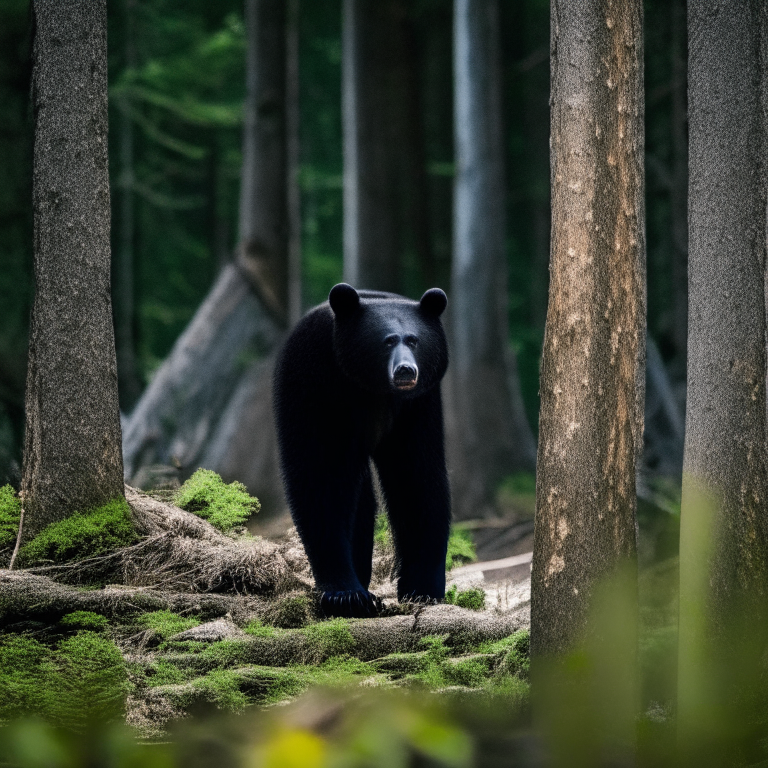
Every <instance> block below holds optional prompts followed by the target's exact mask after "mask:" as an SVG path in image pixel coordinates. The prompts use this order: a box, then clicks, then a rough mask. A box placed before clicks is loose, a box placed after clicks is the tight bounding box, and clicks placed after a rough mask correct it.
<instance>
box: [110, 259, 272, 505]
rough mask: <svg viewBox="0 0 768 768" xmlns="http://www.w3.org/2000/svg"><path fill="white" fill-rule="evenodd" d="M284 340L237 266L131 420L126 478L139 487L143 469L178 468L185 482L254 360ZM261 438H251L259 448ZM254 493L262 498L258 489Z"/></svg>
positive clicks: (225, 277)
mask: <svg viewBox="0 0 768 768" xmlns="http://www.w3.org/2000/svg"><path fill="white" fill-rule="evenodd" d="M278 338H279V331H278V329H277V327H276V325H275V323H274V322H273V321H272V320H271V319H270V318H269V317H267V316H266V314H265V312H264V310H263V309H262V307H261V305H260V304H259V301H258V299H257V298H256V296H255V295H254V293H253V291H252V290H251V287H250V284H249V283H248V281H247V280H246V279H245V277H244V276H243V274H242V273H241V272H240V271H239V269H238V268H237V267H236V266H234V265H230V266H228V267H225V268H224V271H223V272H222V273H221V275H220V276H219V279H218V280H217V281H216V284H215V285H214V287H213V288H212V289H211V292H210V293H209V294H208V296H207V298H206V300H205V301H204V302H203V304H202V305H201V306H200V308H199V309H198V310H197V312H196V313H195V316H194V317H193V318H192V320H191V322H190V324H189V325H188V326H187V328H186V329H185V331H184V333H182V335H181V336H180V337H179V339H178V341H177V342H176V344H175V345H174V347H173V349H172V350H171V353H170V355H168V357H167V358H166V360H165V362H164V363H163V365H162V366H161V367H160V369H159V370H158V371H157V373H156V374H155V376H154V378H153V379H152V382H151V383H150V385H149V386H148V387H147V389H146V390H145V392H144V394H143V395H142V398H141V400H140V401H139V403H138V404H137V405H136V408H135V409H134V411H133V413H132V414H131V417H130V419H129V420H128V423H127V425H126V429H125V437H124V441H123V450H124V454H125V476H126V478H127V479H128V480H129V481H131V480H133V479H134V478H135V477H136V474H137V472H138V470H139V469H140V468H141V467H145V466H148V465H152V464H166V465H169V464H172V465H175V466H177V467H179V468H180V469H181V472H182V475H183V476H184V475H189V474H191V473H192V472H194V471H195V470H196V469H197V468H198V466H200V465H201V464H202V463H203V455H204V454H205V453H207V451H208V450H209V444H210V443H211V442H212V441H214V439H215V435H216V430H217V429H218V428H219V422H220V419H221V416H222V413H223V412H224V411H225V410H226V408H227V405H228V403H229V402H230V398H231V397H232V395H233V393H234V392H235V390H236V388H237V387H238V385H239V382H240V380H241V378H242V377H243V376H244V374H245V373H246V371H247V370H248V368H249V362H248V360H249V358H250V359H253V358H254V357H257V356H259V355H263V354H265V353H266V352H268V351H269V350H271V349H274V347H275V346H276V345H277V340H278ZM250 365H253V363H251V364H250ZM262 437H263V436H262V435H260V434H258V433H256V434H253V435H252V439H253V440H254V441H257V440H260V439H262ZM205 466H206V468H208V469H214V470H216V469H218V467H217V466H211V465H205ZM249 488H250V490H251V491H252V492H253V493H258V485H255V486H252V485H249Z"/></svg>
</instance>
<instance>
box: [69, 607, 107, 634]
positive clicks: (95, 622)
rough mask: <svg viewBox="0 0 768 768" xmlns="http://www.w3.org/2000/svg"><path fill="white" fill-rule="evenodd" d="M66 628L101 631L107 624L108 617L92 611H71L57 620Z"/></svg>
mask: <svg viewBox="0 0 768 768" xmlns="http://www.w3.org/2000/svg"><path fill="white" fill-rule="evenodd" d="M59 624H61V625H62V626H63V627H66V628H67V629H89V630H91V632H102V631H103V630H105V629H106V628H107V627H108V626H109V619H107V617H106V616H101V615H100V614H98V613H93V612H92V611H73V612H72V613H68V614H67V615H66V616H64V617H62V619H61V620H60V621H59Z"/></svg>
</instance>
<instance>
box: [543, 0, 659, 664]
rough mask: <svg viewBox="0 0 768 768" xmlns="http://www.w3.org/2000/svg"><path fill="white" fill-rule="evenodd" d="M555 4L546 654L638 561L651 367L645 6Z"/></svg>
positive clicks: (595, 0)
mask: <svg viewBox="0 0 768 768" xmlns="http://www.w3.org/2000/svg"><path fill="white" fill-rule="evenodd" d="M551 9H552V17H551V23H552V27H551V35H552V38H551V54H552V62H551V67H552V79H551V83H552V86H551V88H552V90H551V104H552V116H551V120H552V124H551V157H552V245H551V263H550V290H549V307H548V311H547V325H546V334H545V339H544V352H543V359H542V366H541V379H540V391H541V413H540V419H539V452H538V463H537V488H536V527H535V534H534V537H535V538H534V557H533V567H532V582H531V597H532V603H531V607H532V634H531V647H532V653H533V654H534V656H535V657H543V656H547V655H551V654H558V653H563V652H566V651H568V650H570V649H572V648H574V646H575V645H576V643H578V642H579V641H580V640H581V639H583V637H584V635H585V634H586V633H587V632H588V631H589V626H588V616H589V611H590V609H591V606H590V602H591V598H592V596H593V591H594V588H595V587H596V586H597V584H598V582H600V581H601V579H603V578H604V577H610V576H611V575H612V574H613V573H615V572H616V571H617V570H619V569H620V567H621V566H622V565H623V564H627V566H628V567H629V568H630V569H631V568H633V567H635V566H634V558H635V551H636V542H635V508H636V501H635V471H636V468H637V464H638V461H639V458H640V452H641V450H642V435H643V399H644V363H645V265H644V264H645V262H644V258H645V253H644V224H643V219H644V205H643V75H642V72H643V70H642V62H643V51H642V39H643V31H642V3H641V2H640V0H614V2H610V3H605V2H602V1H601V0H588V1H587V2H583V3H572V2H567V0H553V2H552V5H551ZM625 650H626V649H625Z"/></svg>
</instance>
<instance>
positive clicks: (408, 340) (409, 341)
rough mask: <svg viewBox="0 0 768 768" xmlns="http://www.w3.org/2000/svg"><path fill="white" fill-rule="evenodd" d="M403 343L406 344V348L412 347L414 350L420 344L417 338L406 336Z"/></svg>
mask: <svg viewBox="0 0 768 768" xmlns="http://www.w3.org/2000/svg"><path fill="white" fill-rule="evenodd" d="M403 342H404V343H405V346H406V347H410V348H411V349H414V348H415V347H416V345H417V344H418V343H419V340H418V339H417V338H416V337H415V336H406V337H405V338H404V339H403Z"/></svg>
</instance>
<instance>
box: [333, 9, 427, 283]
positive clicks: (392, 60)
mask: <svg viewBox="0 0 768 768" xmlns="http://www.w3.org/2000/svg"><path fill="white" fill-rule="evenodd" d="M414 37H415V31H414V28H413V18H412V15H411V14H410V12H409V6H408V3H406V2H403V0H384V1H383V2H379V3H370V2H366V0H344V4H343V36H342V77H343V81H342V88H343V100H342V105H343V129H344V133H343V141H344V279H345V280H346V281H347V282H349V283H351V284H352V285H354V286H355V287H362V288H375V289H377V290H384V291H393V292H396V293H402V292H404V291H406V289H407V286H406V281H405V280H404V262H405V253H406V251H407V250H408V249H409V246H411V245H412V250H413V251H414V252H415V254H416V257H417V260H418V261H419V262H420V267H421V271H422V273H423V274H424V275H430V276H431V277H432V278H433V279H434V271H435V270H434V260H433V256H432V248H431V239H430V234H429V224H428V200H429V192H428V187H427V178H426V168H425V162H424V151H425V150H424V137H423V126H422V120H421V111H420V106H421V104H420V98H421V97H420V73H419V70H418V62H417V50H416V41H415V39H414Z"/></svg>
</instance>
